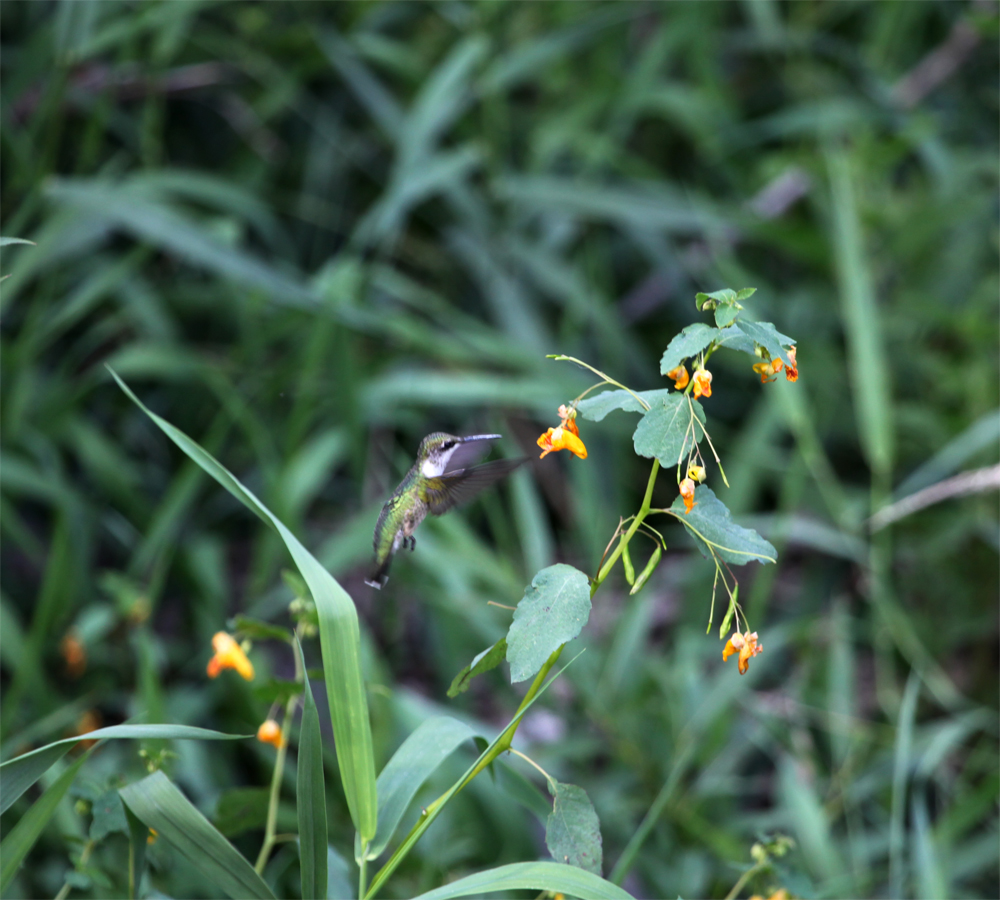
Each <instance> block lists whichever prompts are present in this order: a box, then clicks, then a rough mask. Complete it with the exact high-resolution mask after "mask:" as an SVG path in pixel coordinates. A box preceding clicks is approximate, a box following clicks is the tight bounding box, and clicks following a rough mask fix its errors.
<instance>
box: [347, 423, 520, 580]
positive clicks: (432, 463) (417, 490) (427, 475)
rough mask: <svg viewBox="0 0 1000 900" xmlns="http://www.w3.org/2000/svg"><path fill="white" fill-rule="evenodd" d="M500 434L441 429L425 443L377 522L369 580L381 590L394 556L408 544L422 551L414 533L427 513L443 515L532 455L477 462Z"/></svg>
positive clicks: (423, 441) (425, 440)
mask: <svg viewBox="0 0 1000 900" xmlns="http://www.w3.org/2000/svg"><path fill="white" fill-rule="evenodd" d="M499 437H502V435H499V434H473V435H470V436H469V437H457V436H456V435H454V434H445V433H444V432H441V431H436V432H435V433H434V434H429V435H427V437H425V438H424V439H423V440H422V441H421V442H420V449H419V450H418V451H417V461H416V462H415V463H414V464H413V468H412V469H410V471H409V472H407V473H406V477H405V478H404V479H403V480H402V481H401V482H400V484H399V487H398V488H396V490H395V492H394V493H393V495H392V496H391V497H390V498H389V499H388V500H386V501H385V506H383V507H382V512H381V513H379V517H378V522H377V523H376V524H375V538H374V541H373V543H374V545H375V560H374V562H373V563H372V571H371V575H369V577H368V578H366V579H365V584H370V585H371V586H372V587H373V588H379V589H381V587H382V585H384V584H385V583H386V580H387V579H388V577H389V565H390V563H391V562H392V555H393V554H394V553H395V552H396V551H397V550H398V549H399V548H400V547H402V548H403V549H404V550H405V549H406V547H407V546H409V548H410V550H414V549H416V546H417V539H416V538H415V537H414V536H413V532H414V531H415V530H416V527H417V526H418V525H419V524H420V523H421V522H422V521H423V520H424V517H425V516H426V515H427V513H431V514H432V515H435V516H440V515H443V514H444V513H446V512H447V511H448V510H449V509H451V508H452V507H453V506H457V505H458V504H459V503H464V502H465V501H466V500H470V499H471V498H472V497H473V496H475V495H476V494H477V493H479V491H481V490H482V489H483V488H485V487H488V486H489V485H491V484H493V483H494V482H496V481H499V480H500V479H501V478H503V477H504V476H505V475H507V474H509V473H510V472H512V471H514V469H516V468H517V467H518V466H519V465H521V463H523V462H525V461H526V459H527V457H522V458H521V459H497V460H493V461H492V462H488V463H483V464H482V465H479V466H471V465H468V463H470V462H472V461H473V460H474V459H476V458H477V457H478V456H480V455H482V448H480V447H474V446H473V445H475V444H476V443H477V442H479V441H493V440H496V439H497V438H499Z"/></svg>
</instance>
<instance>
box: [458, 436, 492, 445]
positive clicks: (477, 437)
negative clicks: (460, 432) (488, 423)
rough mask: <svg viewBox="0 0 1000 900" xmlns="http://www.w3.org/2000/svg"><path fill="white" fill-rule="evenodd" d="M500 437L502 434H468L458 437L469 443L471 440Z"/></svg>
mask: <svg viewBox="0 0 1000 900" xmlns="http://www.w3.org/2000/svg"><path fill="white" fill-rule="evenodd" d="M502 437H503V435H502V434H470V435H469V436H468V437H464V438H460V440H461V441H462V443H463V444H469V443H471V442H472V441H496V440H499V439H500V438H502Z"/></svg>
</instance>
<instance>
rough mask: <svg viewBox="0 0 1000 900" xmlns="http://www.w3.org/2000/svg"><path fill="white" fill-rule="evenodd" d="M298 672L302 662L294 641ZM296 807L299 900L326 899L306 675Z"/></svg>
mask: <svg viewBox="0 0 1000 900" xmlns="http://www.w3.org/2000/svg"><path fill="white" fill-rule="evenodd" d="M295 651H296V653H298V655H299V662H300V663H301V664H302V671H303V672H306V660H305V656H304V655H303V653H302V645H301V644H300V643H299V641H298V638H296V640H295ZM295 786H296V792H295V796H296V806H297V810H298V815H299V867H300V872H301V877H302V900H326V883H327V877H326V867H327V859H326V857H327V826H326V781H325V780H324V778H323V738H322V737H321V736H320V732H319V711H318V710H317V709H316V701H315V700H314V699H313V693H312V686H311V685H310V684H309V676H308V675H305V676H304V678H303V691H302V724H301V726H300V729H299V759H298V767H297V770H296V779H295Z"/></svg>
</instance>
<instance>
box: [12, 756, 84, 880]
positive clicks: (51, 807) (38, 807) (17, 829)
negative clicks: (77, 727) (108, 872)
mask: <svg viewBox="0 0 1000 900" xmlns="http://www.w3.org/2000/svg"><path fill="white" fill-rule="evenodd" d="M90 753H91V751H90V750H88V751H87V752H86V753H85V754H84V755H83V756H81V757H80V758H79V759H78V760H77V761H76V762H75V763H73V765H71V766H70V767H69V768H68V769H67V770H66V771H65V772H63V773H62V775H60V776H59V777H58V778H57V779H56V780H55V781H54V782H53V783H52V785H50V787H49V789H48V790H47V791H46V792H45V793H44V794H42V796H41V797H39V798H38V799H37V800H36V801H35V802H34V804H32V807H31V809H29V810H28V811H27V812H26V813H25V814H24V815H23V816H21V818H20V819H19V820H18V823H17V824H16V825H15V826H14V827H13V828H11V830H10V831H8V832H7V834H6V835H5V836H4V839H3V841H2V842H0V891H6V890H7V888H8V886H9V885H10V882H11V880H12V879H13V878H14V875H15V874H16V873H17V870H18V869H19V868H20V866H21V863H22V862H23V861H24V857H25V856H27V855H28V851H29V850H30V849H31V848H32V847H33V846H34V845H35V841H37V840H38V836H39V835H40V834H41V833H42V830H43V829H44V828H45V826H46V825H47V824H48V822H49V819H51V818H52V814H53V813H54V812H55V811H56V807H57V806H58V805H59V801H60V800H62V798H63V797H64V796H65V795H66V791H68V790H69V786H70V785H71V784H72V783H73V779H74V778H76V775H77V772H79V771H80V768H81V767H82V766H83V764H84V763H85V762H86V761H87V759H88V758H89V756H90Z"/></svg>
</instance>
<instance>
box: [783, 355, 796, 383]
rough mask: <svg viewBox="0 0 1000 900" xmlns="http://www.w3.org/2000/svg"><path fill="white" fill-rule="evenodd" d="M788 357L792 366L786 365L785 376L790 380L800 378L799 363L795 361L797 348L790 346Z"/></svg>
mask: <svg viewBox="0 0 1000 900" xmlns="http://www.w3.org/2000/svg"><path fill="white" fill-rule="evenodd" d="M788 359H789V361H790V362H791V365H790V366H785V378H787V379H788V380H789V381H798V380H799V364H798V363H797V362H796V361H795V348H794V347H789V348H788Z"/></svg>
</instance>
